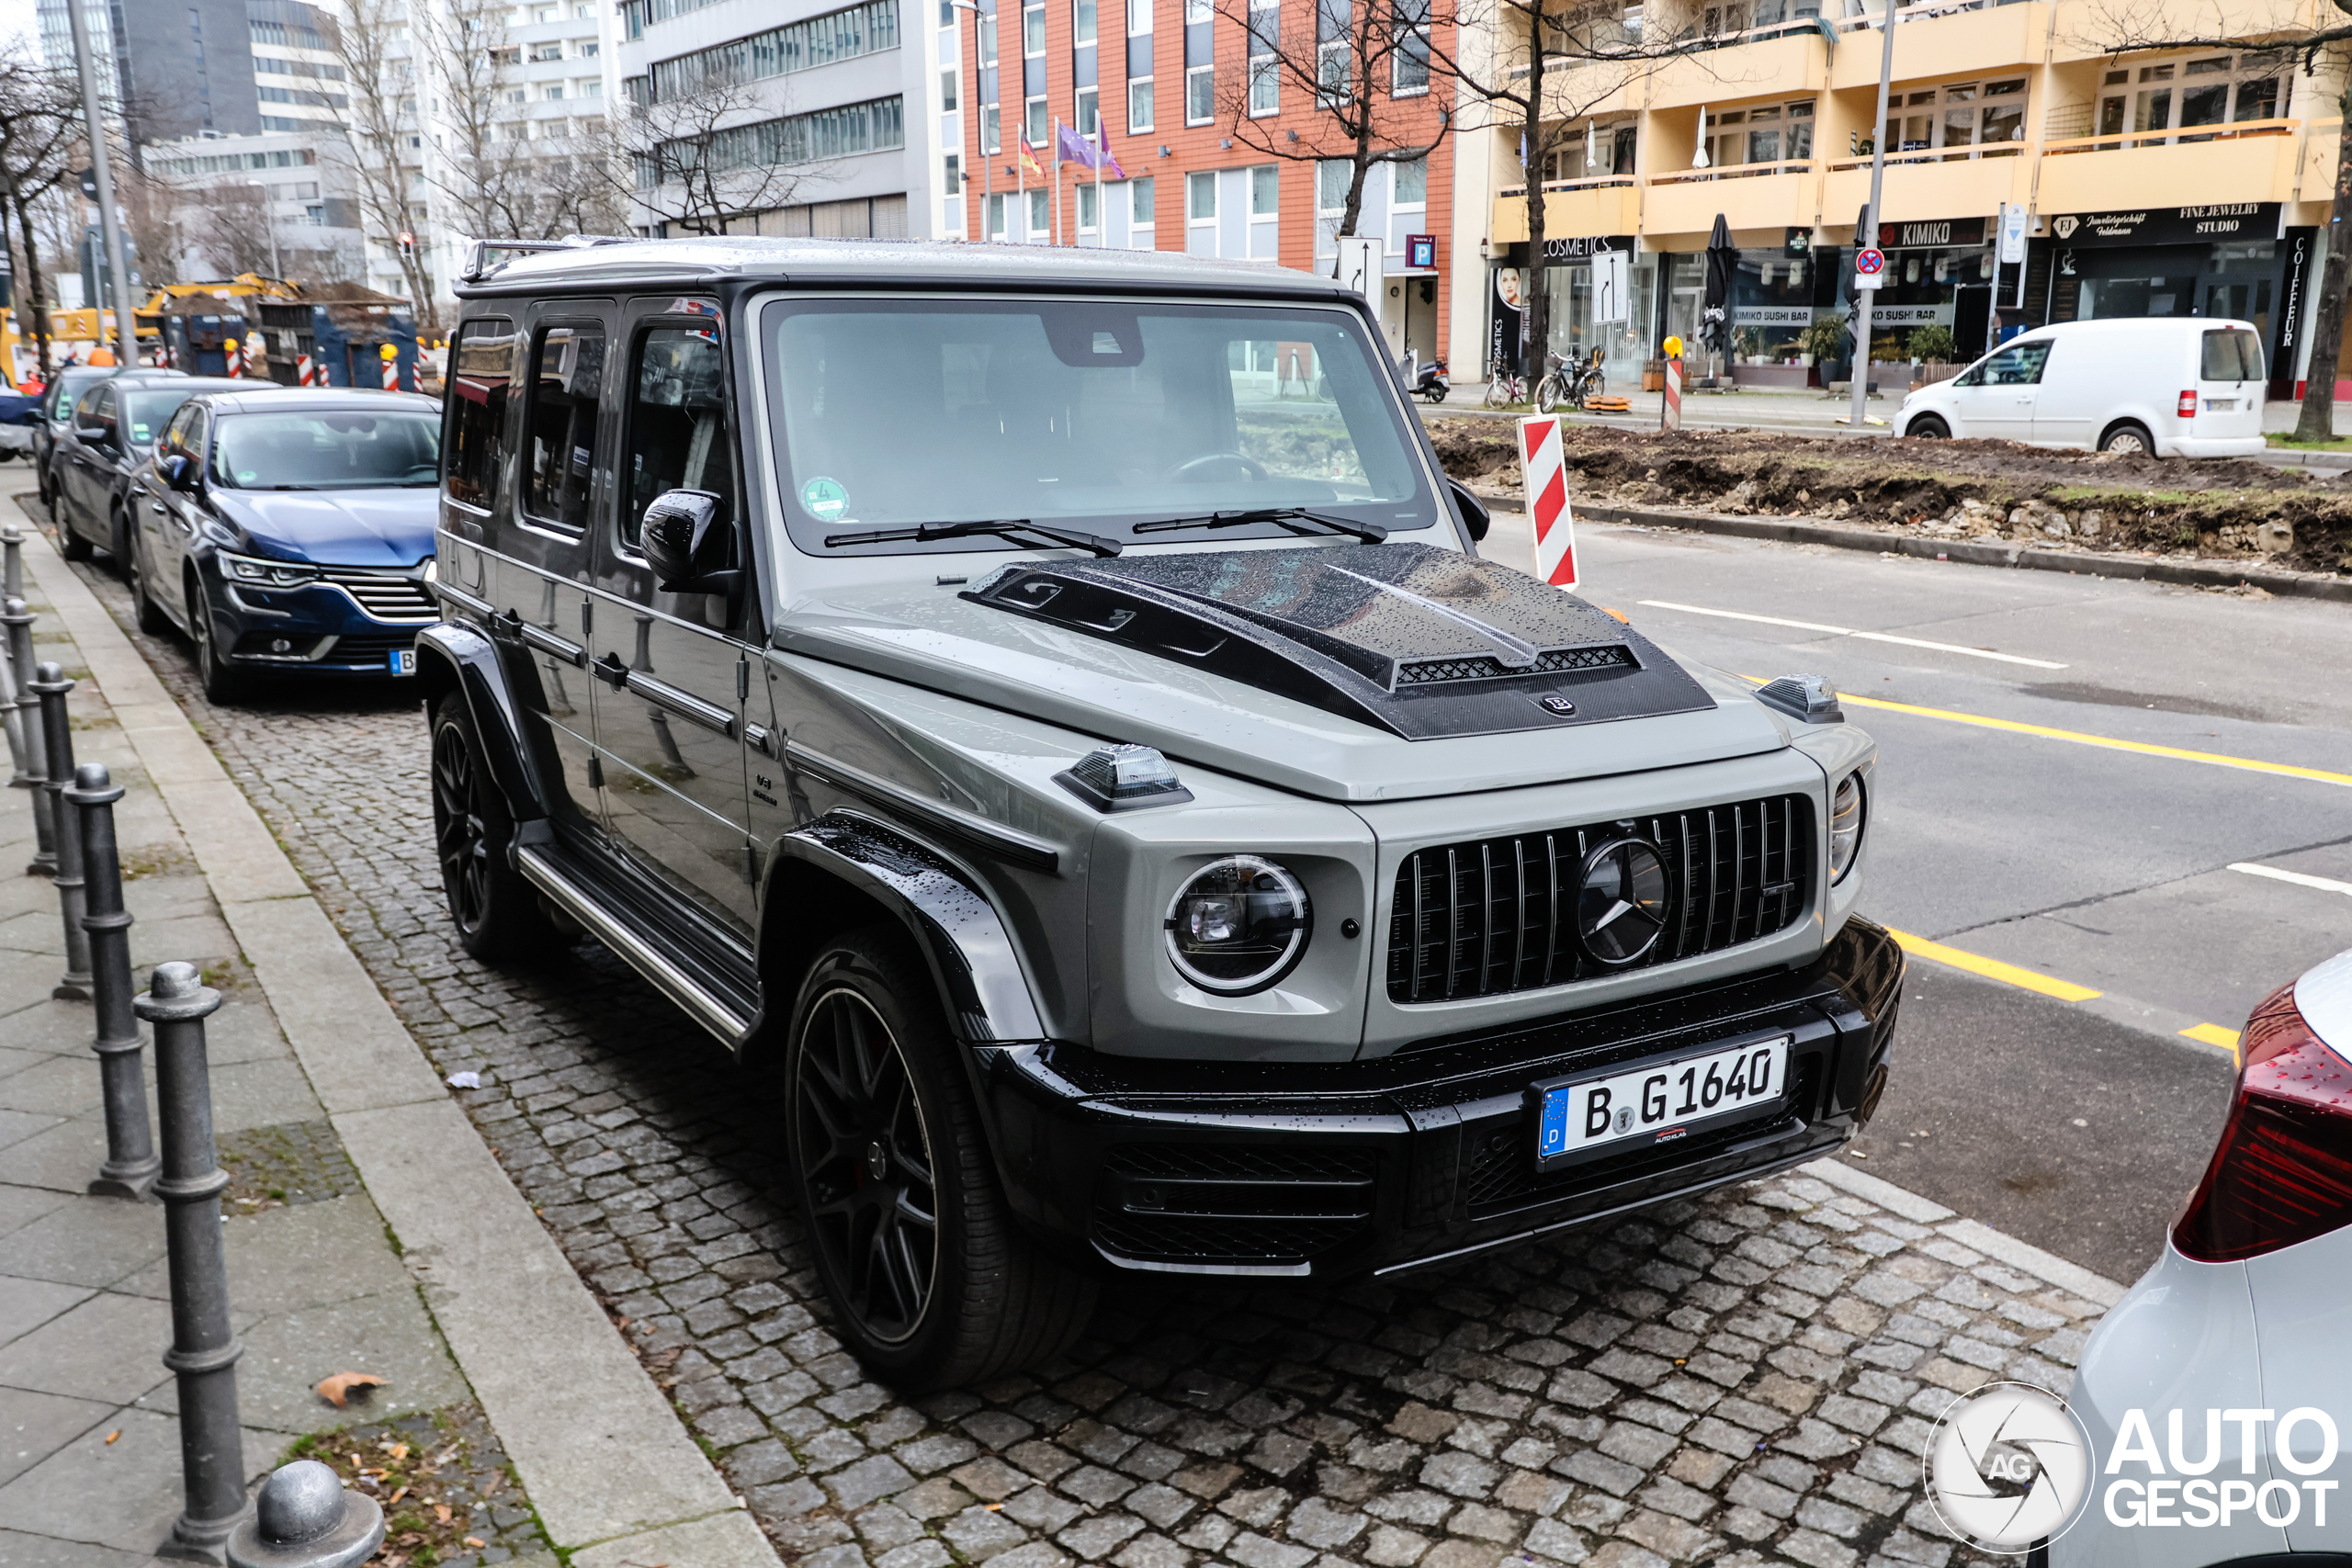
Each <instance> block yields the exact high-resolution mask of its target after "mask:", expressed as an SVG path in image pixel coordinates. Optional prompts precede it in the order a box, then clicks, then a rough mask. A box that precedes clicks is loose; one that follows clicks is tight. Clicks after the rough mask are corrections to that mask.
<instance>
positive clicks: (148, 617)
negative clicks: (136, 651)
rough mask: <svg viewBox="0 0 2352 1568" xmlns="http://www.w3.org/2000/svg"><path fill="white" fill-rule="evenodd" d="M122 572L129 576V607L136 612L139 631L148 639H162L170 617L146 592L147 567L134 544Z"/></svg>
mask: <svg viewBox="0 0 2352 1568" xmlns="http://www.w3.org/2000/svg"><path fill="white" fill-rule="evenodd" d="M123 570H125V571H127V572H128V573H130V607H131V609H132V610H133V611H135V612H137V614H138V617H139V629H140V630H141V631H142V632H145V633H146V634H147V635H148V636H149V637H162V636H164V634H165V633H167V632H169V631H170V630H171V629H172V621H171V617H170V616H168V615H164V607H163V606H162V605H160V604H156V603H155V596H154V595H153V594H152V593H150V592H147V567H146V565H145V563H144V562H142V561H141V560H140V558H139V547H138V546H137V545H136V544H134V545H132V546H131V547H130V554H129V556H128V557H127V558H125V560H124V562H123Z"/></svg>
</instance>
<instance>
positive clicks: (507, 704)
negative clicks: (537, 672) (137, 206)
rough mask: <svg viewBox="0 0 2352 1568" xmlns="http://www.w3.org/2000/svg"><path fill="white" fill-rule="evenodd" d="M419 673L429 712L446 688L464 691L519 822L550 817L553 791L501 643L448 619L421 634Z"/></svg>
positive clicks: (496, 781)
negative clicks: (543, 781) (536, 756)
mask: <svg viewBox="0 0 2352 1568" xmlns="http://www.w3.org/2000/svg"><path fill="white" fill-rule="evenodd" d="M416 673H417V679H418V682H419V683H420V685H421V686H422V689H423V695H424V705H425V710H426V712H427V714H428V716H429V715H430V713H431V711H432V708H433V705H435V704H436V703H438V702H439V701H440V700H441V697H442V694H444V693H447V692H450V691H456V692H458V693H461V694H464V696H465V699H466V706H467V708H468V710H469V711H470V712H471V713H472V715H473V721H474V733H475V734H476V735H478V736H480V737H481V745H482V750H483V751H484V752H485V753H487V755H486V757H485V759H484V760H485V761H487V762H488V763H489V764H490V777H491V783H492V784H493V785H494V786H496V788H497V790H498V793H499V794H500V795H502V796H503V797H504V799H505V801H506V809H507V812H508V814H509V815H511V816H512V817H513V818H515V821H516V822H531V821H538V820H542V819H544V818H546V817H547V815H548V795H547V792H546V791H545V790H544V789H543V788H542V787H541V786H540V782H539V776H538V769H537V765H536V763H535V762H534V761H533V759H532V756H531V748H530V745H529V742H528V741H527V740H526V739H525V736H524V732H523V716H522V714H521V712H520V710H518V709H517V708H516V706H515V694H514V693H513V692H511V691H509V690H508V689H507V685H506V673H505V670H504V668H503V666H502V665H501V664H500V662H499V659H498V649H497V648H496V647H495V646H493V645H492V642H491V640H490V639H489V638H488V637H484V636H482V634H481V633H480V632H478V631H476V630H474V629H473V628H472V627H471V626H462V625H459V624H458V623H457V622H454V621H442V622H439V623H437V624H435V625H433V626H427V627H425V628H424V630H423V631H421V632H419V633H417V634H416Z"/></svg>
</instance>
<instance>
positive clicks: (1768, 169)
mask: <svg viewBox="0 0 2352 1568" xmlns="http://www.w3.org/2000/svg"><path fill="white" fill-rule="evenodd" d="M1815 167H1817V165H1816V164H1815V163H1814V161H1813V160H1812V159H1810V158H1784V159H1782V160H1781V162H1779V163H1777V164H1731V165H1729V166H1728V167H1724V168H1712V169H1678V170H1676V171H1675V172H1674V173H1673V174H1670V175H1651V176H1650V177H1649V181H1648V183H1649V184H1651V185H1654V186H1681V185H1704V184H1706V183H1707V182H1709V181H1711V180H1752V179H1761V178H1764V177H1766V176H1768V175H1809V174H1811V173H1813V171H1814V170H1815Z"/></svg>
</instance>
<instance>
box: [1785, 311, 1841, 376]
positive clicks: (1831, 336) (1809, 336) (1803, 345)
mask: <svg viewBox="0 0 2352 1568" xmlns="http://www.w3.org/2000/svg"><path fill="white" fill-rule="evenodd" d="M1848 336H1849V333H1847V330H1846V318H1845V317H1844V316H1842V315H1822V316H1815V317H1814V319H1813V320H1812V321H1809V322H1807V323H1806V325H1805V329H1804V332H1802V333H1798V334H1797V347H1798V348H1799V349H1800V350H1802V351H1803V352H1804V354H1806V355H1809V356H1810V357H1811V359H1812V361H1813V363H1814V364H1815V365H1816V366H1818V367H1820V369H1821V384H1822V385H1823V386H1825V387H1826V386H1827V385H1829V383H1830V382H1832V381H1837V380H1842V379H1843V378H1844V377H1843V376H1842V374H1841V372H1842V371H1843V369H1844V367H1845V363H1846V344H1847V339H1848Z"/></svg>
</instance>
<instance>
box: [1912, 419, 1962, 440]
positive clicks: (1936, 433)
mask: <svg viewBox="0 0 2352 1568" xmlns="http://www.w3.org/2000/svg"><path fill="white" fill-rule="evenodd" d="M1903 434H1905V435H1917V436H1919V437H1920V438H1922V439H1924V440H1929V441H1942V440H1946V439H1948V438H1949V437H1950V436H1951V425H1949V424H1946V423H1944V422H1943V417H1942V416H1941V415H1939V414H1932V413H1923V414H1921V415H1920V416H1919V417H1918V418H1917V419H1915V420H1913V421H1912V422H1911V423H1910V424H1909V425H1908V426H1907V427H1906V428H1905V430H1904V432H1903Z"/></svg>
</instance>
